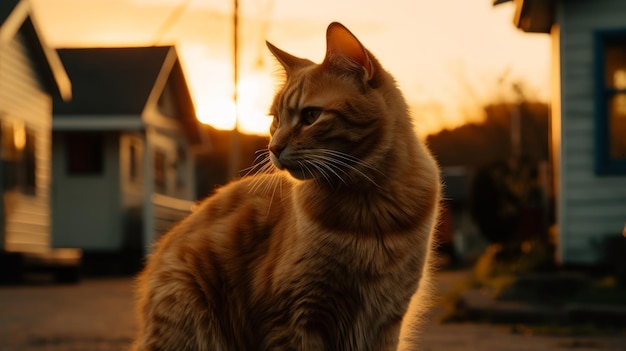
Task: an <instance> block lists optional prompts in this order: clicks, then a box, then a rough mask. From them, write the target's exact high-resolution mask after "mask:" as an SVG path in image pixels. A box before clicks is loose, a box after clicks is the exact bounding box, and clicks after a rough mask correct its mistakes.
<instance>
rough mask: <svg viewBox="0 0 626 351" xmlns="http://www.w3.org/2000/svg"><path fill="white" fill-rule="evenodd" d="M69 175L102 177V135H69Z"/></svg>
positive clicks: (67, 144)
mask: <svg viewBox="0 0 626 351" xmlns="http://www.w3.org/2000/svg"><path fill="white" fill-rule="evenodd" d="M65 141H66V151H67V173H68V174H69V175H81V176H84V175H100V174H102V173H103V171H104V164H103V161H104V137H103V135H102V134H101V133H68V134H67V136H66V140H65Z"/></svg>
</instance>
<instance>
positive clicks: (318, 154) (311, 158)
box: [305, 149, 384, 187]
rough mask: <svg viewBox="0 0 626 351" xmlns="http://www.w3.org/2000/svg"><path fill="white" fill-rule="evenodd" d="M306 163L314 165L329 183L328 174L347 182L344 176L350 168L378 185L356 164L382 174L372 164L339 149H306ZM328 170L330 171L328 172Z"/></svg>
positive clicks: (347, 174)
mask: <svg viewBox="0 0 626 351" xmlns="http://www.w3.org/2000/svg"><path fill="white" fill-rule="evenodd" d="M307 151H308V152H307V153H306V161H305V162H306V163H307V164H309V165H311V166H313V167H315V169H316V170H317V171H318V172H320V174H322V176H323V177H324V178H325V179H326V181H328V182H329V183H330V178H329V176H330V175H331V174H332V175H334V176H335V177H337V178H338V179H339V180H341V181H342V182H343V183H344V184H347V182H346V180H345V179H344V176H349V173H348V171H349V170H352V171H354V172H355V173H357V174H358V175H360V176H362V177H363V178H365V179H366V180H367V181H369V182H370V183H372V184H373V185H375V186H376V187H380V186H379V185H378V184H377V183H376V182H375V181H374V180H373V179H372V178H371V177H370V176H368V175H367V174H365V173H364V172H363V171H362V170H360V169H359V168H357V166H361V167H364V168H366V169H370V170H373V171H375V172H377V173H379V174H381V175H384V174H383V173H382V172H381V171H379V170H378V169H376V168H375V167H373V166H372V165H370V164H368V163H366V162H363V161H362V160H360V159H359V158H357V157H354V156H352V155H350V154H346V153H343V152H340V151H335V150H330V149H311V150H307ZM329 172H330V173H329ZM339 173H342V174H343V175H344V176H342V175H341V174H339Z"/></svg>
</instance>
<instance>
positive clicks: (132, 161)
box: [128, 143, 139, 183]
mask: <svg viewBox="0 0 626 351" xmlns="http://www.w3.org/2000/svg"><path fill="white" fill-rule="evenodd" d="M138 163H139V153H138V151H137V145H135V144H132V143H131V144H130V146H129V147H128V178H129V180H130V181H131V182H133V183H134V182H136V181H137V180H139V164H138Z"/></svg>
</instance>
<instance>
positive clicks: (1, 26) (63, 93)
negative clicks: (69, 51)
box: [0, 0, 72, 101]
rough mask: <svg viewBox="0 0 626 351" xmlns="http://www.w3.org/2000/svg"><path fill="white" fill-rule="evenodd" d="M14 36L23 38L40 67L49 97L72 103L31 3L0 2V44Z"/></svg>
mask: <svg viewBox="0 0 626 351" xmlns="http://www.w3.org/2000/svg"><path fill="white" fill-rule="evenodd" d="M17 33H21V34H22V35H23V37H24V39H25V41H26V43H25V44H26V46H27V48H28V49H29V51H30V53H31V54H32V56H33V59H34V61H35V62H36V63H38V64H39V66H40V67H39V68H40V69H39V70H38V71H39V72H40V73H41V76H42V77H41V78H42V80H43V83H44V86H46V87H47V88H48V90H49V92H50V94H51V95H53V96H55V97H60V98H61V99H62V100H65V101H67V100H69V99H71V96H72V84H71V82H70V80H69V79H68V77H67V73H66V72H65V69H64V68H63V64H62V63H61V60H60V59H59V57H58V55H57V53H56V51H55V50H54V49H52V48H50V47H48V46H47V45H46V43H45V41H44V40H43V39H42V36H41V33H40V30H39V28H38V27H37V23H36V21H35V20H34V18H33V14H32V11H31V6H30V3H29V2H28V1H27V0H1V1H0V44H4V43H5V42H8V41H10V40H12V39H13V38H14V37H15V35H16V34H17Z"/></svg>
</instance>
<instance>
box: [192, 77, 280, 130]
mask: <svg viewBox="0 0 626 351" xmlns="http://www.w3.org/2000/svg"><path fill="white" fill-rule="evenodd" d="M192 69H193V68H192ZM237 88H238V89H237V90H238V93H237V94H238V101H237V105H235V102H234V101H233V99H232V98H229V97H228V96H227V95H228V94H225V95H226V96H220V97H219V98H216V97H215V95H216V94H215V93H214V94H210V93H208V92H206V91H202V90H200V91H198V90H194V92H196V93H195V96H194V98H195V101H196V112H197V115H198V119H199V120H200V121H201V122H202V123H204V124H209V125H211V126H213V127H214V128H217V129H222V130H229V129H233V128H235V125H237V129H238V130H239V131H241V132H244V133H249V134H261V135H263V134H267V133H268V129H269V125H270V123H271V121H272V120H271V118H270V116H268V109H269V104H270V103H271V98H272V92H273V91H272V84H271V82H270V81H269V78H265V77H264V76H262V75H258V76H248V77H244V78H243V79H242V80H241V81H240V82H239V85H238V87H237ZM231 90H232V87H231ZM221 93H222V94H223V93H224V92H221ZM226 93H227V91H226ZM222 94H220V95H222Z"/></svg>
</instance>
